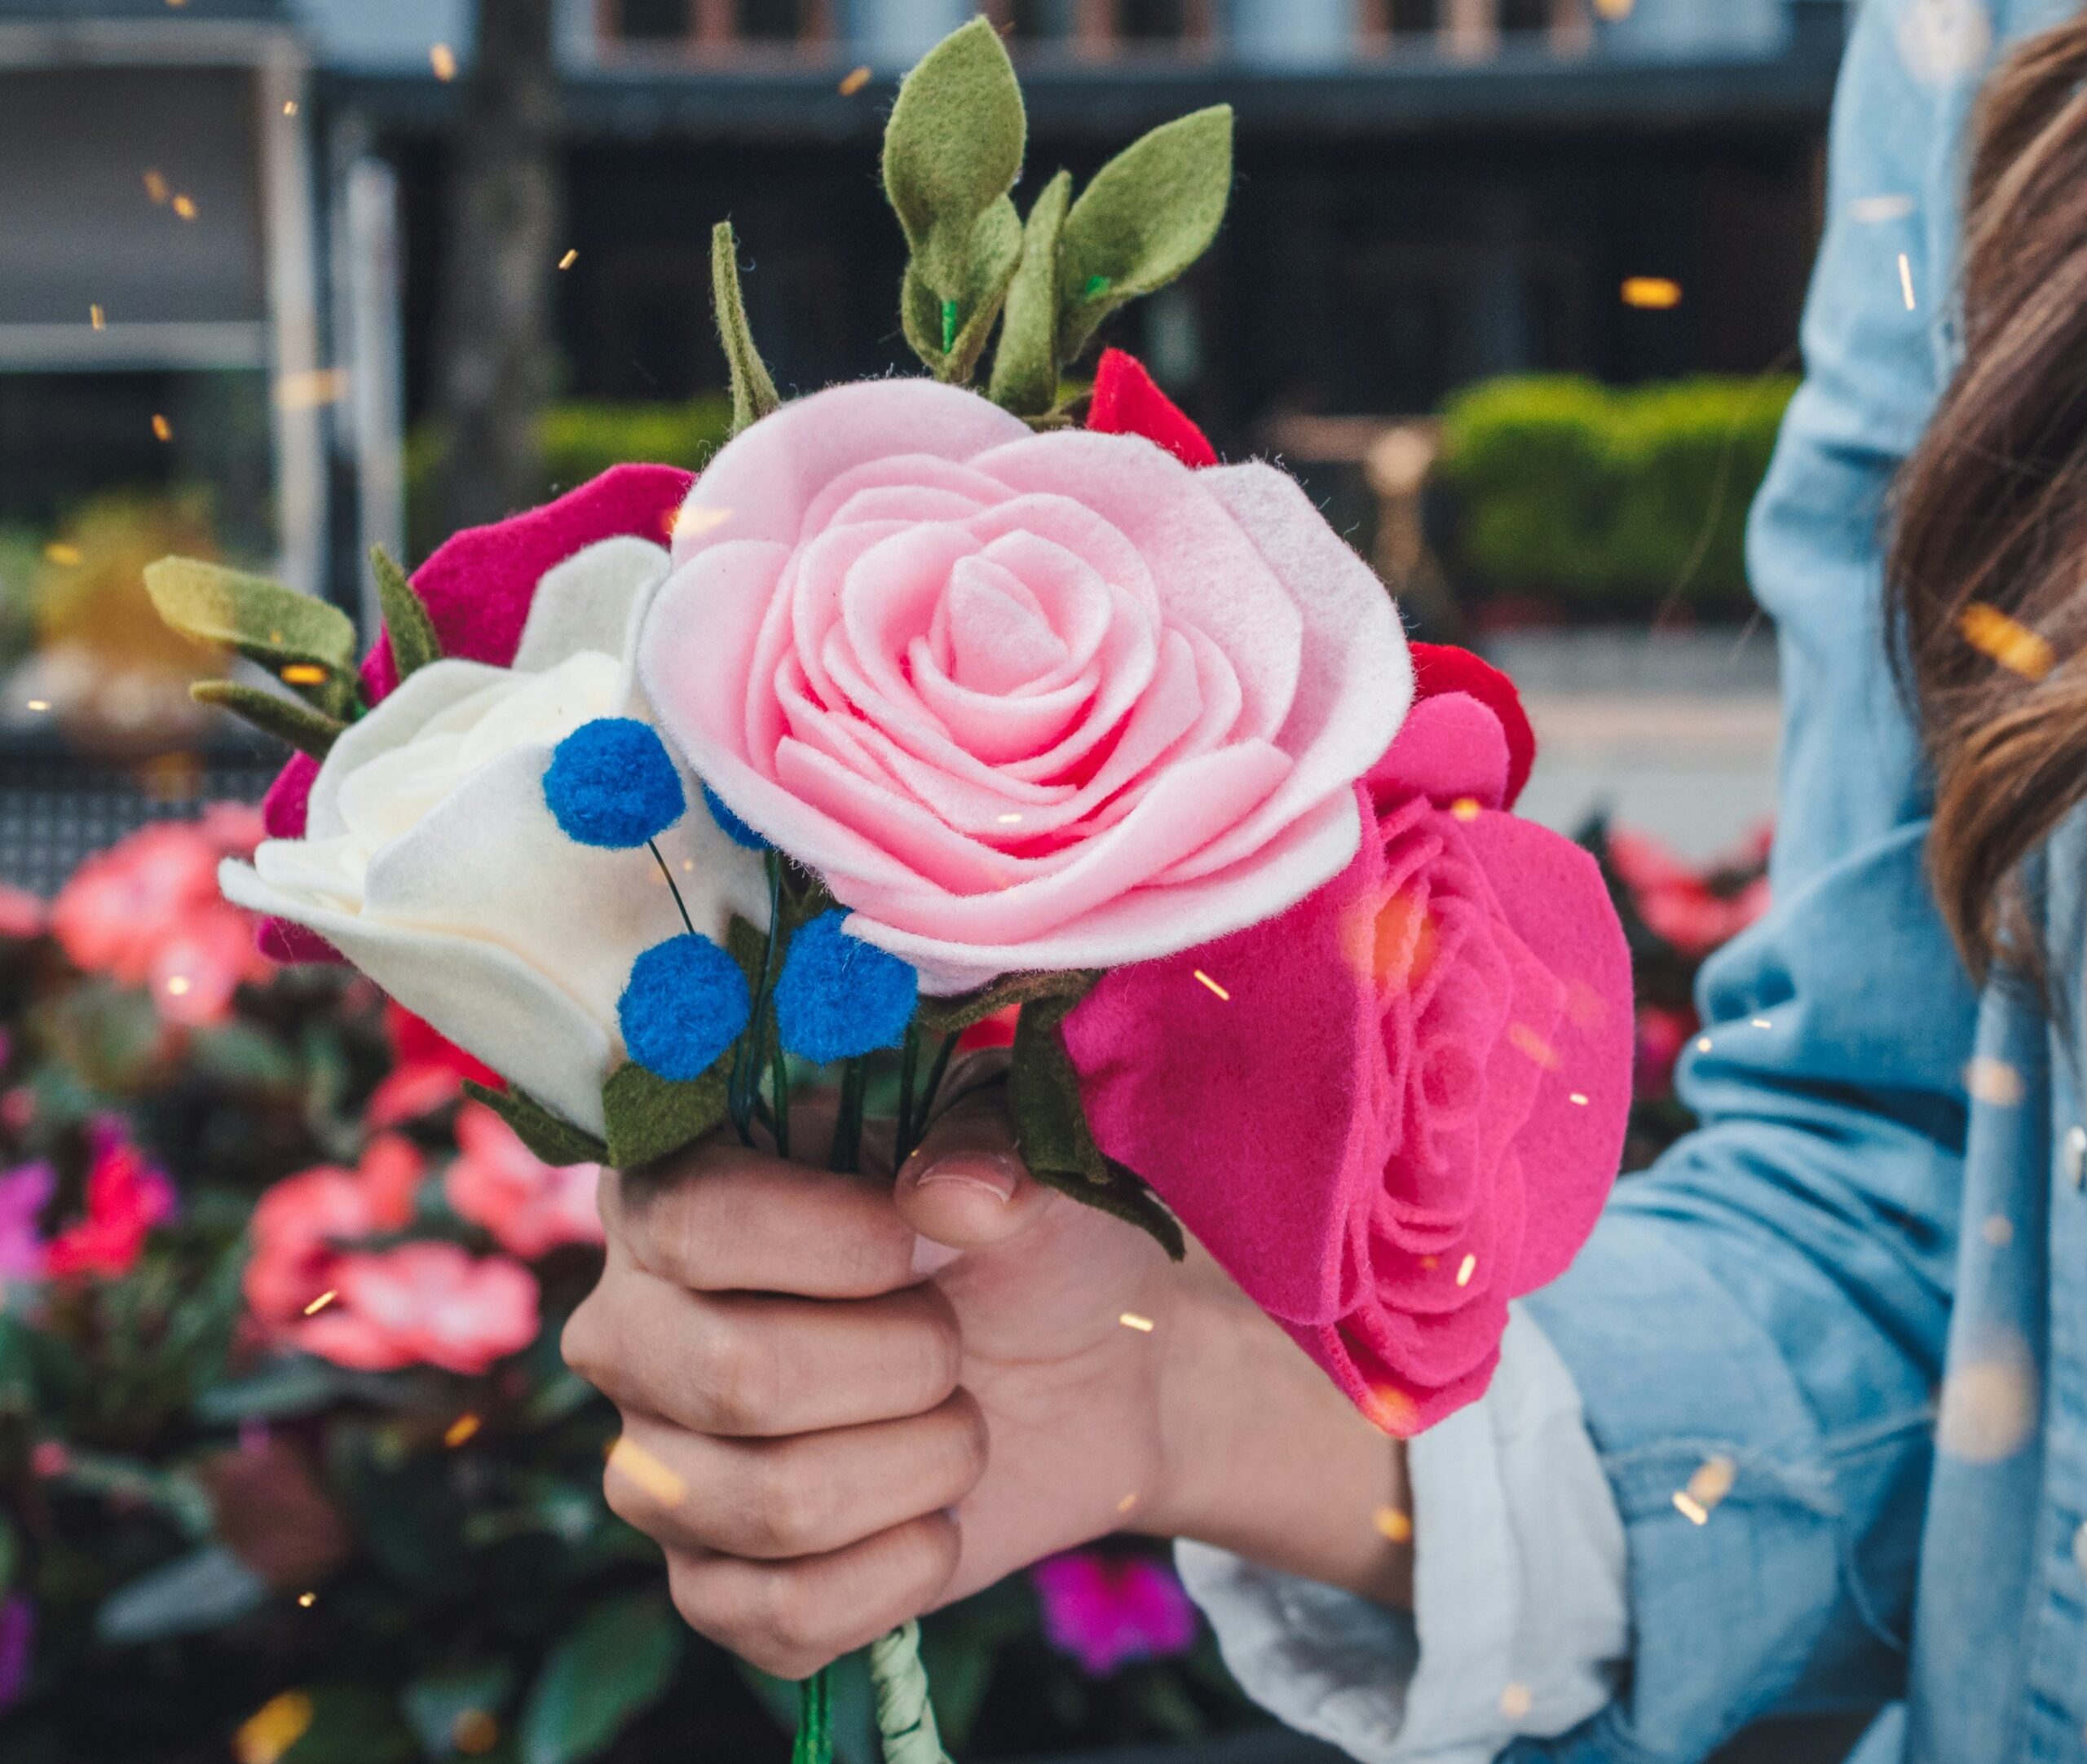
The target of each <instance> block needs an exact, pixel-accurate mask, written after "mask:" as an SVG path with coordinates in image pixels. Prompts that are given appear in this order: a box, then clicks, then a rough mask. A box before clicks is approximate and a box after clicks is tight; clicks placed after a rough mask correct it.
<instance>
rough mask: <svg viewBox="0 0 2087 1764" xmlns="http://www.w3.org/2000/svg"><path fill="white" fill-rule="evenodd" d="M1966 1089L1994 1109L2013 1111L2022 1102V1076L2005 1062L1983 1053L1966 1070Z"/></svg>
mask: <svg viewBox="0 0 2087 1764" xmlns="http://www.w3.org/2000/svg"><path fill="white" fill-rule="evenodd" d="M1964 1088H1965V1089H1966V1090H1967V1091H1970V1093H1971V1095H1972V1096H1974V1097H1976V1098H1977V1099H1978V1100H1979V1101H1980V1102H1982V1103H1988V1104H1990V1105H1992V1107H1993V1108H1996V1109H2013V1108H2015V1107H2016V1106H2018V1105H2019V1104H2020V1102H2021V1100H2022V1096H2023V1085H2022V1074H2020V1073H2019V1072H2018V1071H2016V1070H2015V1069H2014V1067H2013V1066H2011V1065H2009V1064H2008V1063H2007V1062H2006V1061H2005V1060H1996V1059H1994V1058H1993V1057H1992V1055H1990V1054H1984V1053H1982V1054H1979V1055H1978V1056H1976V1057H1975V1058H1974V1059H1973V1060H1972V1061H1971V1063H1970V1065H1967V1066H1966V1067H1965V1068H1964Z"/></svg>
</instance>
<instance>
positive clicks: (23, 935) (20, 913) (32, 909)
mask: <svg viewBox="0 0 2087 1764" xmlns="http://www.w3.org/2000/svg"><path fill="white" fill-rule="evenodd" d="M45 911H46V910H45V907H44V904H43V902H42V901H40V900H38V898H37V897H36V896H35V895H33V894H32V893H29V890H28V889H18V888H10V887H8V886H7V884H5V883H0V938H6V939H9V940H11V941H13V942H23V941H25V940H26V939H28V938H30V937H42V935H43V926H44V918H45Z"/></svg>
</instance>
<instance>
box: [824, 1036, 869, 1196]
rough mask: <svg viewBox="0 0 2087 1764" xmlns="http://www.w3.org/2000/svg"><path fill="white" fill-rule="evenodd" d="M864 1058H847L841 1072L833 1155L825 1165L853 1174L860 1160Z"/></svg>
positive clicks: (866, 1082) (865, 1083) (866, 1067)
mask: <svg viewBox="0 0 2087 1764" xmlns="http://www.w3.org/2000/svg"><path fill="white" fill-rule="evenodd" d="M869 1082H870V1069H869V1065H868V1064H867V1061H863V1060H862V1059H860V1058H857V1059H854V1060H850V1061H849V1062H848V1064H847V1065H845V1067H844V1068H843V1069H842V1070H841V1112H840V1113H839V1114H837V1115H836V1116H835V1117H834V1122H833V1155H832V1158H829V1159H828V1160H827V1168H829V1169H831V1170H836V1171H840V1172H841V1174H842V1175H854V1173H855V1172H856V1171H858V1170H859V1169H860V1168H862V1164H863V1097H864V1095H865V1094H866V1092H867V1090H868V1088H869Z"/></svg>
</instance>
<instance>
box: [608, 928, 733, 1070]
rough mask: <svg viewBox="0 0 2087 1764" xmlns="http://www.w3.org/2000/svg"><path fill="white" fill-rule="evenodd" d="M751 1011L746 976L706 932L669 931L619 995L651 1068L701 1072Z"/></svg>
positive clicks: (624, 1021)
mask: <svg viewBox="0 0 2087 1764" xmlns="http://www.w3.org/2000/svg"><path fill="white" fill-rule="evenodd" d="M752 1015H753V1000H752V998H751V997H750V996H748V992H747V977H746V976H745V974H743V972H740V969H739V964H738V963H737V962H735V961H734V960H733V959H732V958H731V957H730V956H729V955H726V953H725V952H724V950H721V949H720V948H718V946H717V945H716V944H714V943H713V942H711V941H710V939H709V938H708V937H695V936H693V935H687V936H682V937H669V938H668V940H667V941H666V942H664V943H655V944H654V945H653V946H652V947H651V949H649V950H646V952H645V953H644V954H643V955H641V956H639V957H638V959H637V960H636V961H635V962H633V963H632V964H631V967H630V981H629V984H628V985H627V986H624V989H623V997H622V998H621V999H618V1000H617V1001H616V1021H618V1022H619V1023H620V1025H622V1028H623V1039H624V1046H625V1047H628V1048H629V1050H630V1056H631V1058H632V1059H633V1060H635V1061H637V1062H638V1064H639V1065H642V1066H643V1067H644V1068H645V1069H646V1070H647V1071H648V1072H655V1073H657V1074H659V1075H660V1077H661V1078H673V1079H677V1080H680V1079H686V1078H700V1077H701V1076H702V1075H703V1074H704V1073H705V1072H707V1071H708V1070H709V1069H710V1068H711V1067H712V1066H713V1065H715V1064H716V1063H717V1056H719V1055H720V1054H721V1053H722V1052H724V1051H725V1050H726V1048H727V1047H730V1046H731V1045H732V1043H734V1042H735V1041H736V1040H737V1039H739V1031H740V1030H743V1029H744V1028H745V1027H746V1026H747V1021H748V1018H749V1017H752Z"/></svg>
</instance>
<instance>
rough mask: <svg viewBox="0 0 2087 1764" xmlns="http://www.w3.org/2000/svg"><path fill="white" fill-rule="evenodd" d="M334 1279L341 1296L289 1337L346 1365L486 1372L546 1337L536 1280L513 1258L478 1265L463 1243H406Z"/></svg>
mask: <svg viewBox="0 0 2087 1764" xmlns="http://www.w3.org/2000/svg"><path fill="white" fill-rule="evenodd" d="M333 1281H334V1290H335V1291H336V1293H337V1294H338V1296H337V1297H336V1298H335V1299H333V1302H332V1303H329V1305H328V1306H327V1307H326V1308H324V1310H322V1311H320V1312H319V1313H318V1314H317V1315H316V1316H310V1317H307V1318H304V1319H302V1321H299V1322H298V1323H297V1324H295V1325H293V1327H292V1328H291V1330H290V1331H289V1335H290V1338H291V1340H292V1341H293V1342H294V1343H296V1345H297V1346H298V1347H302V1348H304V1349H305V1350H306V1351H307V1352H310V1353H315V1354H317V1355H319V1356H320V1357H321V1358H322V1359H326V1360H332V1361H333V1362H334V1364H335V1365H343V1366H354V1367H357V1368H360V1369H362V1370H364V1371H371V1372H389V1371H395V1370H396V1369H399V1368H400V1367H402V1366H411V1365H432V1366H440V1367H443V1369H446V1370H448V1371H451V1372H461V1373H467V1374H476V1373H480V1372H483V1371H486V1370H487V1369H488V1368H490V1367H491V1366H492V1365H493V1364H494V1363H495V1362H496V1361H497V1360H503V1359H505V1357H506V1356H508V1355H510V1354H512V1353H518V1352H521V1350H522V1349H523V1348H524V1347H527V1346H528V1345H529V1343H531V1342H532V1341H534V1340H535V1339H536V1323H537V1316H536V1281H535V1279H534V1278H533V1277H532V1276H531V1274H530V1272H529V1271H528V1269H527V1268H524V1267H523V1266H522V1264H521V1263H518V1262H514V1261H510V1260H509V1259H508V1258H506V1257H505V1256H504V1255H488V1256H485V1257H483V1258H482V1259H473V1258H472V1257H471V1256H470V1255H469V1254H468V1253H467V1252H466V1251H465V1250H461V1249H459V1248H458V1247H457V1246H456V1245H455V1244H453V1243H404V1244H400V1245H399V1246H398V1247H397V1248H396V1249H394V1250H380V1251H377V1252H376V1253H374V1254H370V1253H362V1252H356V1253H351V1254H349V1255H343V1256H342V1257H341V1259H339V1261H338V1263H336V1264H335V1267H334V1269H333Z"/></svg>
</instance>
